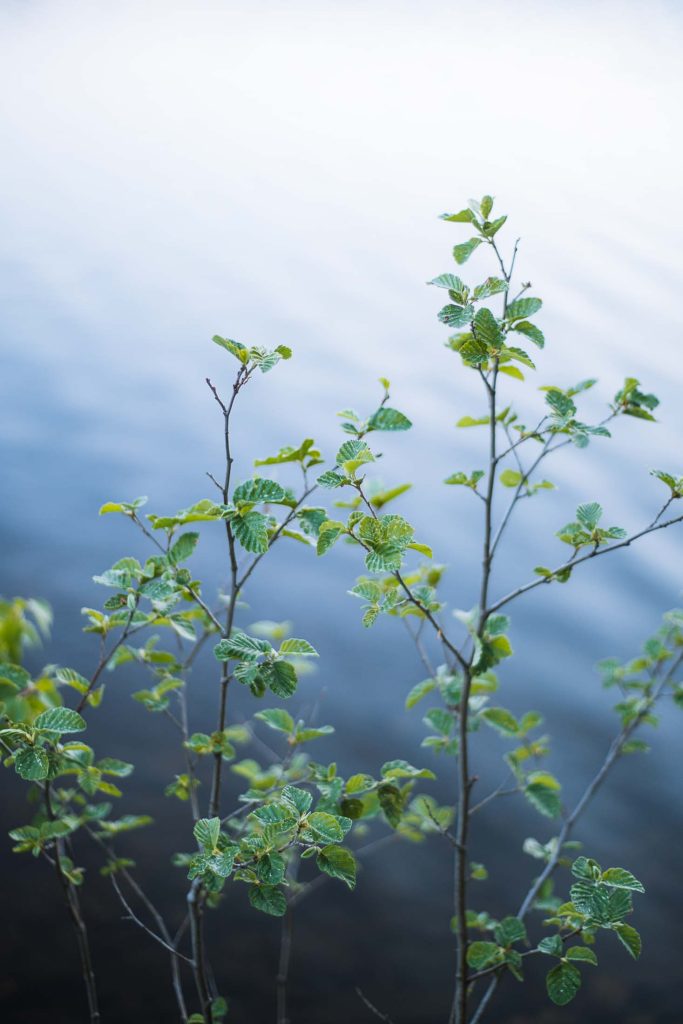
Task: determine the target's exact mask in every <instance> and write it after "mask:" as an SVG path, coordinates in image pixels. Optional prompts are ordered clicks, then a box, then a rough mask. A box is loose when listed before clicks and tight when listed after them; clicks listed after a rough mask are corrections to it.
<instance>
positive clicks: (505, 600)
mask: <svg viewBox="0 0 683 1024" xmlns="http://www.w3.org/2000/svg"><path fill="white" fill-rule="evenodd" d="M668 504H669V502H667V503H666V505H665V506H664V508H666V507H667V505H668ZM664 508H662V509H661V510H660V511H659V512H658V513H657V515H656V516H655V518H654V519H653V520H652V522H651V523H650V525H649V526H646V527H645V528H644V529H643V530H639V531H638V533H633V534H631V536H630V537H627V538H626V539H625V540H621V541H619V542H618V543H616V544H610V545H608V546H607V547H604V548H593V550H592V551H589V552H588V554H587V555H581V557H580V558H579V557H574V558H570V559H569V561H568V562H564V563H563V564H562V565H560V566H558V567H557V569H553V574H552V576H540V577H538V578H537V579H534V580H531V581H530V582H529V583H525V584H524V585H523V586H521V587H517V589H516V590H511V591H510V593H509V594H506V595H505V597H501V598H500V599H499V600H498V601H495V602H494V603H493V604H492V605H491V606H490V607H489V608H487V609H486V615H487V616H488V615H491V614H493V612H496V611H498V609H499V608H502V607H503V606H504V605H506V604H509V603H510V601H514V600H515V598H517V597H520V596H521V595H522V594H526V593H527V592H528V591H529V590H534V589H535V588H536V587H540V586H542V584H544V583H552V582H553V579H554V577H555V576H556V575H557V574H558V573H561V572H566V570H567V569H573V568H574V566H576V565H581V564H582V563H583V562H588V561H589V560H590V559H591V558H597V557H598V555H607V554H609V553H610V552H611V551H618V550H619V549H620V548H627V547H629V545H630V544H633V542H634V541H635V540H639V539H640V538H641V537H646V536H647V535H648V534H649V533H654V532H655V530H664V529H666V527H667V526H674V525H675V524H676V523H680V522H683V515H680V516H676V517H675V518H674V519H667V520H665V521H664V522H663V523H662V522H660V521H659V520H660V517H661V516H662V514H663V511H664Z"/></svg>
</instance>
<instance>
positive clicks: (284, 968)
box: [277, 906, 294, 1024]
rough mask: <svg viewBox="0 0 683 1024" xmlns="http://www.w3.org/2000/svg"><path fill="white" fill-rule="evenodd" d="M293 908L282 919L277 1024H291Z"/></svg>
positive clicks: (288, 908) (289, 908)
mask: <svg viewBox="0 0 683 1024" xmlns="http://www.w3.org/2000/svg"><path fill="white" fill-rule="evenodd" d="M293 913H294V911H293V909H292V907H291V906H289V907H287V910H286V912H285V915H284V917H283V918H282V932H281V934H280V962H279V964H278V971H277V1024H289V1017H288V1016H287V983H288V981H289V963H290V960H291V957H292V926H293V920H292V915H293Z"/></svg>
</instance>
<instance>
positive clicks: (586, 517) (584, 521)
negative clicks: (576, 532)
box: [576, 501, 602, 533]
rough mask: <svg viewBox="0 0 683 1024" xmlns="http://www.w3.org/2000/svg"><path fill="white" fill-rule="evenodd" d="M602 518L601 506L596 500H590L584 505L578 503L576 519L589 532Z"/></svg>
mask: <svg viewBox="0 0 683 1024" xmlns="http://www.w3.org/2000/svg"><path fill="white" fill-rule="evenodd" d="M601 518H602V506H601V505H599V504H598V503H597V501H591V502H589V503H588V504H586V505H579V507H578V508H577V510H576V519H577V521H578V522H579V523H581V525H582V526H583V527H584V529H586V530H587V531H588V532H589V533H592V532H593V530H595V528H596V527H597V525H598V523H599V522H600V519H601Z"/></svg>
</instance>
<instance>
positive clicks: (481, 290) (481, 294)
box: [472, 277, 508, 302]
mask: <svg viewBox="0 0 683 1024" xmlns="http://www.w3.org/2000/svg"><path fill="white" fill-rule="evenodd" d="M507 290H508V284H507V281H503V280H502V279H501V278H500V277H487V278H486V280H485V281H484V283H483V284H478V285H477V287H476V288H475V289H474V292H473V293H472V298H473V299H474V300H475V302H479V301H481V300H482V299H489V298H491V296H492V295H498V294H499V293H500V292H506V291H507Z"/></svg>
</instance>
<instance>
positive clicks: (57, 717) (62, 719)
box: [33, 708, 86, 733]
mask: <svg viewBox="0 0 683 1024" xmlns="http://www.w3.org/2000/svg"><path fill="white" fill-rule="evenodd" d="M33 724H34V725H35V726H36V728H37V729H46V730H49V731H50V732H58V733H63V732H83V730H84V729H85V727H86V723H85V719H84V718H83V717H82V716H81V715H79V714H78V712H77V711H72V709H71V708H50V709H49V710H48V711H42V712H41V713H40V714H39V715H38V717H37V718H36V720H35V722H34V723H33Z"/></svg>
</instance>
